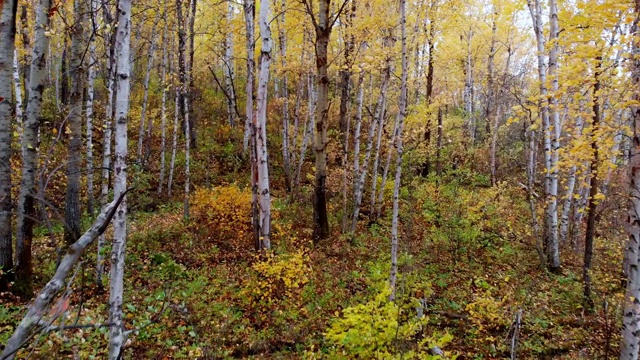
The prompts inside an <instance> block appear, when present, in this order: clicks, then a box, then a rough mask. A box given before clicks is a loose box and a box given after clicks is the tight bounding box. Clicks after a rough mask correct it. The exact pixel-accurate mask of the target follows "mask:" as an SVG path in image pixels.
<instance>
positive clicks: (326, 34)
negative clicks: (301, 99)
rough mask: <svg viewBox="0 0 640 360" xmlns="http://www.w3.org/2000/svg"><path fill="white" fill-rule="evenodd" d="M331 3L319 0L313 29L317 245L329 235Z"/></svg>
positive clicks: (314, 203)
mask: <svg viewBox="0 0 640 360" xmlns="http://www.w3.org/2000/svg"><path fill="white" fill-rule="evenodd" d="M330 5H331V0H320V1H319V10H318V21H317V23H315V24H314V26H315V30H316V43H315V50H316V70H317V75H318V89H317V90H318V104H317V107H316V124H315V127H316V133H315V139H314V150H315V153H316V174H315V188H314V192H313V225H314V226H313V240H314V242H318V241H319V240H321V239H326V238H327V237H328V236H329V217H328V215H327V184H326V182H327V127H328V125H329V74H328V71H327V70H328V66H329V63H328V58H327V53H328V47H329V38H330V36H331V28H332V24H331V22H330V21H331V19H330V17H329V12H330V8H331V6H330Z"/></svg>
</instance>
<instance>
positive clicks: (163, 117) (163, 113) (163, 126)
mask: <svg viewBox="0 0 640 360" xmlns="http://www.w3.org/2000/svg"><path fill="white" fill-rule="evenodd" d="M166 6H167V5H166V3H165V9H164V13H165V16H166V13H167V9H166ZM167 25H168V22H167V20H166V19H165V21H164V30H163V31H162V72H161V73H160V86H162V101H161V106H160V132H161V136H160V137H161V144H160V177H159V179H158V195H160V194H162V186H163V185H164V173H165V168H166V166H165V156H166V155H165V148H166V141H167V90H168V86H167V83H166V80H167V63H168V61H167V40H168V39H167V34H168V28H167ZM169 66H171V65H169ZM169 71H171V69H170V70H169Z"/></svg>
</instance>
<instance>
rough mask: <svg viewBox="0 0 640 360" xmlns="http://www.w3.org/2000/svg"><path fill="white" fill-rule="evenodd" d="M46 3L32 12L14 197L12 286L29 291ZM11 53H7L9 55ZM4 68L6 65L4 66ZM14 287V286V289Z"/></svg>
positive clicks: (48, 4) (47, 0) (48, 3)
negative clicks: (33, 22)
mask: <svg viewBox="0 0 640 360" xmlns="http://www.w3.org/2000/svg"><path fill="white" fill-rule="evenodd" d="M50 7H51V1H50V0H41V1H40V3H39V4H38V8H37V11H36V25H35V30H34V42H33V53H32V56H31V59H32V62H31V70H30V79H29V91H28V93H29V99H28V100H27V109H26V112H25V121H24V129H23V135H22V149H23V156H22V172H21V174H22V178H21V180H20V193H19V195H18V224H17V238H16V261H15V273H16V282H17V284H16V285H19V286H22V287H23V289H25V290H26V292H30V287H31V277H32V268H31V267H32V265H31V240H32V237H33V223H34V218H33V216H34V215H35V210H34V206H35V196H34V195H35V194H34V190H35V175H36V171H37V168H38V146H39V141H38V138H39V134H40V111H41V109H42V103H43V100H42V93H43V91H44V86H45V78H46V63H47V58H46V54H47V52H48V49H49V36H47V34H46V31H47V29H48V28H49V20H50V18H49V16H48V14H49V10H50ZM11 53H12V52H8V54H11ZM7 68H8V64H7ZM16 288H17V286H16Z"/></svg>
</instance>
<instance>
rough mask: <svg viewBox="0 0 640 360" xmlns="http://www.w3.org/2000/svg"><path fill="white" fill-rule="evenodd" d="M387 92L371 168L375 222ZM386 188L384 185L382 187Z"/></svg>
mask: <svg viewBox="0 0 640 360" xmlns="http://www.w3.org/2000/svg"><path fill="white" fill-rule="evenodd" d="M386 95H387V94H386V92H385V94H384V97H383V101H382V110H381V111H380V112H379V116H380V118H379V119H378V136H377V138H376V148H375V150H374V152H373V167H372V168H371V201H370V202H371V204H370V206H369V217H370V218H371V220H374V217H375V203H376V194H377V191H376V189H377V188H378V167H379V163H380V145H381V142H382V133H383V132H384V125H385V115H386V112H387V97H386ZM380 186H381V187H383V188H384V183H383V184H381V185H380Z"/></svg>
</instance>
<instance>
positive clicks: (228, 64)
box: [224, 0, 236, 126]
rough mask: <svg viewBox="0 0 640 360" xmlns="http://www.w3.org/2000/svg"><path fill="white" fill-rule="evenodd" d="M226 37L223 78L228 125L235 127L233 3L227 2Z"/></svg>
mask: <svg viewBox="0 0 640 360" xmlns="http://www.w3.org/2000/svg"><path fill="white" fill-rule="evenodd" d="M227 6H228V7H227V26H228V27H229V28H228V29H227V37H226V39H225V52H224V77H225V87H226V91H227V94H228V95H229V96H228V97H227V116H228V119H229V125H231V126H235V109H236V93H235V91H234V86H233V79H234V76H235V75H234V71H233V69H234V66H233V29H232V28H231V21H232V20H233V1H231V0H229V1H228V5H227Z"/></svg>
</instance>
